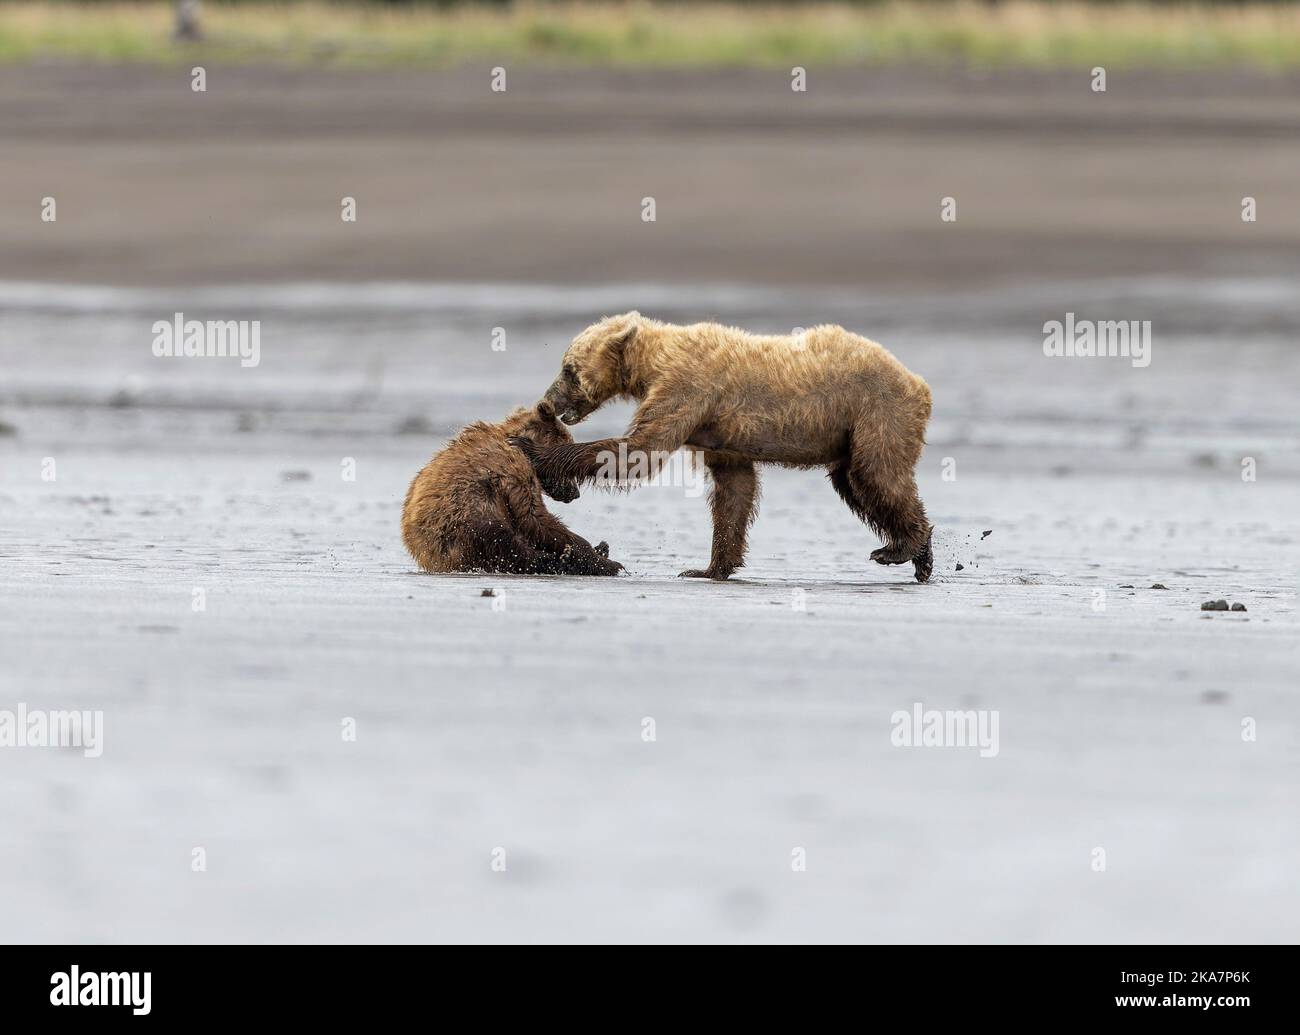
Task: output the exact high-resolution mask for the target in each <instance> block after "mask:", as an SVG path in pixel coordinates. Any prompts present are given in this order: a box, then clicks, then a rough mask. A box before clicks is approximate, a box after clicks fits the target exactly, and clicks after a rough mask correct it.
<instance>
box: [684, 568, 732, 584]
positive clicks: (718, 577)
mask: <svg viewBox="0 0 1300 1035" xmlns="http://www.w3.org/2000/svg"><path fill="white" fill-rule="evenodd" d="M677 577H678V578H679V579H713V581H714V582H725V581H726V580H727V579H729V578H731V572H729V571H721V570H715V569H713V568H687V569H686V570H685V571H682V572H678V573H677Z"/></svg>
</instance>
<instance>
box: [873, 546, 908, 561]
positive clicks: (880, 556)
mask: <svg viewBox="0 0 1300 1035" xmlns="http://www.w3.org/2000/svg"><path fill="white" fill-rule="evenodd" d="M871 559H872V560H873V561H875V562H876V563H877V564H906V563H907V562H908V561H910V560H911V559H912V555H911V554H910V553H908V550H907V547H905V546H892V545H891V546H882V547H881V548H880V549H879V550H872V551H871Z"/></svg>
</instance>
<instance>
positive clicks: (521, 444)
mask: <svg viewBox="0 0 1300 1035" xmlns="http://www.w3.org/2000/svg"><path fill="white" fill-rule="evenodd" d="M506 441H507V442H508V443H510V445H512V446H514V447H515V448H516V449H517V450H519V451H520V452H521V453H523V454H524V456H526V457H528V459H529V460H534V459H536V458H537V454H538V453H539V452H540V450H539V449H538V446H537V443H536V442H534V441H533V440H532V439H531V438H521V437H520V436H518V435H508V436H506Z"/></svg>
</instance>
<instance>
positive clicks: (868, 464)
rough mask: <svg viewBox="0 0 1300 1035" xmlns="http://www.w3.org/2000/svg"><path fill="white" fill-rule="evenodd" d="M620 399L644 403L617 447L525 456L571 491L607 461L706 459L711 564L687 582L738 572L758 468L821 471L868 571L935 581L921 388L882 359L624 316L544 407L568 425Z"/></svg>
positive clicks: (572, 351)
mask: <svg viewBox="0 0 1300 1035" xmlns="http://www.w3.org/2000/svg"><path fill="white" fill-rule="evenodd" d="M615 398H624V399H634V400H636V401H637V402H638V403H640V405H639V407H638V408H637V411H636V414H635V416H634V417H633V419H632V423H631V425H630V426H629V428H628V431H627V435H626V436H625V437H624V438H621V439H602V440H599V441H596V442H583V443H576V444H573V445H545V444H536V445H529V444H527V443H520V448H522V449H524V450H525V452H527V453H528V455H529V457H530V459H531V460H532V461H533V464H534V467H535V468H536V469H537V470H538V471H539V472H543V473H545V474H547V475H548V476H551V477H564V478H573V479H575V480H577V481H583V480H590V479H593V478H595V477H596V475H597V474H598V473H599V472H600V471H601V469H602V456H607V455H608V454H609V453H610V452H611V451H612V452H613V453H615V454H617V452H618V450H619V448H620V446H622V447H624V448H625V449H626V450H627V451H628V452H629V453H631V452H634V451H636V450H643V451H645V452H646V453H649V454H651V455H654V454H659V455H665V454H667V453H671V452H672V451H673V450H676V449H679V448H681V447H682V446H690V447H693V448H696V449H699V450H702V451H703V452H704V461H705V463H706V465H707V466H708V467H709V469H710V472H711V473H712V475H713V484H714V489H713V495H712V497H711V507H712V512H713V550H712V555H711V557H710V560H709V566H708V567H707V568H704V569H693V570H690V571H685V572H682V574H683V575H686V576H694V577H706V578H714V579H725V578H727V577H728V576H729V575H730V574H731V573H732V572H733V571H735V570H736V568H738V567H740V566H741V565H742V564H743V563H744V558H745V545H746V544H745V540H746V533H747V531H748V529H749V526H750V524H751V523H752V521H753V519H754V513H755V506H756V503H757V499H758V476H757V472H756V470H755V466H754V465H755V464H756V463H774V464H781V465H783V466H787V467H825V468H827V469H828V471H829V473H830V479H831V484H832V485H833V486H834V487H835V490H836V492H838V493H839V495H840V497H841V498H842V499H843V500H844V502H845V503H847V504H848V506H849V508H850V509H851V510H852V511H853V512H854V513H855V514H856V515H857V516H858V517H859V518H861V519H862V520H863V521H864V522H866V523H867V524H868V525H869V526H870V527H871V528H872V529H873V530H874V531H875V532H876V533H877V534H878V535H879V536H880V537H881V539H882V540H883V541H884V544H885V545H884V546H882V547H881V548H880V549H878V550H876V551H874V552H873V553H872V555H871V556H872V559H873V560H875V561H878V562H879V563H881V564H903V563H906V562H907V561H911V562H912V564H913V567H914V571H915V574H916V578H917V580H918V581H920V582H925V581H926V580H927V579H928V578H929V577H930V570H931V567H932V566H933V557H932V555H931V551H930V533H931V525H930V523H929V521H928V520H927V519H926V515H925V507H924V506H923V505H922V503H921V500H920V498H919V496H918V495H917V491H916V481H915V477H914V469H915V467H916V463H917V460H918V459H919V458H920V456H921V450H922V448H923V447H924V445H925V428H926V424H927V423H928V421H929V419H930V388H929V386H928V385H927V384H926V383H925V381H924V380H923V379H922V378H920V377H918V376H917V375H915V374H913V373H912V372H911V371H909V370H908V369H907V368H906V367H905V366H903V364H902V363H900V362H899V361H898V360H897V359H896V358H895V357H894V356H893V355H892V354H891V353H890V352H888V351H887V350H886V349H885V348H884V347H883V346H881V345H878V344H876V343H875V342H874V341H869V340H868V339H866V338H862V337H859V336H858V335H856V334H853V333H851V332H849V331H846V330H845V329H844V328H843V327H837V326H833V325H823V326H820V327H813V328H810V329H809V330H807V331H804V332H803V333H802V334H799V335H793V336H792V335H758V334H750V333H748V332H746V331H742V330H738V329H736V328H734V327H724V326H721V325H719V324H713V323H699V324H692V325H690V326H687V327H682V326H677V325H674V324H667V323H660V322H659V321H656V320H649V319H646V318H645V317H642V316H641V315H640V314H639V313H635V312H633V313H626V314H624V315H622V316H614V317H609V318H606V319H604V320H602V321H600V322H599V323H597V324H593V325H592V326H591V327H588V328H587V329H586V330H585V331H583V332H582V333H581V334H580V335H578V337H577V338H575V339H574V341H573V343H572V344H571V345H570V346H569V348H568V350H567V351H566V352H565V354H564V359H563V364H562V368H561V371H560V376H559V377H558V378H557V379H556V380H555V383H554V384H552V385H551V387H550V389H548V391H547V393H546V395H545V397H544V400H543V402H544V403H546V404H549V405H550V406H551V407H553V408H554V410H555V412H556V413H557V414H559V416H560V419H561V420H563V421H564V422H565V423H566V424H574V423H577V422H578V421H580V420H582V419H583V418H584V417H586V416H587V414H589V413H591V411H592V410H594V409H596V407H598V406H600V405H601V404H603V403H605V402H606V401H608V400H610V399H615ZM606 469H607V468H606Z"/></svg>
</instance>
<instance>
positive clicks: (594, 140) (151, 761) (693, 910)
mask: <svg viewBox="0 0 1300 1035" xmlns="http://www.w3.org/2000/svg"><path fill="white" fill-rule="evenodd" d="M197 87H201V89H199V88H197ZM1103 87H1104V88H1103ZM1298 170H1300V8H1298V7H1297V5H1295V4H1293V3H1240V4H1239V3H1221V4H1209V3H1206V4H1201V3H1195V4H1189V3H1134V4H1129V3H1078V2H1067V3H1048V2H1027V0H1009V2H999V3H975V2H968V0H957V2H952V3H944V2H934V3H911V2H899V3H756V4H749V3H721V4H712V3H708V4H693V3H691V4H688V3H660V4H652V3H616V2H610V3H597V2H592V3H582V4H574V3H456V4H442V3H382V4H381V3H370V4H361V3H346V2H338V3H320V2H312V3H266V2H257V0H252V2H247V3H243V2H230V3H223V2H215V0H206V2H204V3H202V4H191V3H185V4H180V5H177V4H171V3H148V2H145V3H86V2H82V3H59V2H45V3H33V2H0V241H3V247H0V527H2V528H3V529H4V531H3V533H0V655H2V656H3V657H4V659H5V661H4V664H3V665H0V708H10V709H12V708H14V707H15V706H16V704H17V703H18V702H24V703H26V704H27V705H28V707H29V708H48V709H61V708H93V709H101V710H103V712H104V715H105V746H104V753H103V756H102V757H101V758H98V759H94V760H91V759H85V758H83V757H82V756H81V754H80V753H79V752H76V751H55V750H45V751H42V750H40V749H24V750H7V749H0V779H3V780H4V781H5V785H6V787H8V788H9V793H7V794H6V795H5V796H4V797H3V800H0V883H2V884H3V886H4V887H5V889H6V906H5V908H4V909H3V910H0V938H3V939H5V940H12V941H47V940H54V941H60V940H62V941H80V940H96V941H114V940H135V941H142V940H143V941H149V940H182V941H210V940H220V941H250V940H251V941H284V940H289V941H297V940H327V941H339V940H381V941H382V940H390V939H400V940H414V941H428V940H502V939H504V940H514V941H518V940H526V941H532V940H557V939H558V940H571V939H591V938H598V939H607V940H643V939H648V940H765V939H800V940H849V941H1061V940H1066V941H1069V940H1082V941H1139V942H1153V941H1155V942H1159V941H1226V942H1231V941H1251V940H1265V941H1277V940H1290V939H1292V938H1293V937H1294V932H1295V930H1296V925H1297V923H1300V896H1297V891H1296V884H1295V881H1294V873H1295V860H1296V858H1297V857H1298V856H1300V831H1297V828H1296V826H1295V823H1294V814H1295V803H1296V800H1297V797H1300V773H1298V772H1297V769H1296V766H1295V762H1294V760H1295V758H1296V757H1297V755H1296V751H1297V747H1300V705H1298V704H1297V702H1296V700H1295V693H1294V690H1295V687H1294V644H1295V636H1296V632H1297V629H1296V624H1297V622H1296V611H1295V598H1296V589H1297V587H1296V581H1295V580H1296V571H1297V567H1298V566H1297V565H1296V563H1295V561H1296V556H1297V554H1296V544H1297V541H1298V540H1300V517H1298V516H1297V515H1300V428H1297V425H1296V421H1295V394H1296V386H1297V385H1300V358H1298V355H1300V354H1298V353H1297V349H1296V339H1297V335H1298V334H1300V176H1298V175H1297V171H1298ZM349 203H351V210H352V211H354V212H355V220H351V219H346V218H344V216H345V214H347V213H348V212H349ZM651 210H653V219H649V218H647V217H648V215H649V214H650V212H651ZM633 308H636V309H639V310H640V311H641V312H643V313H644V314H646V315H649V316H654V317H658V318H661V319H668V320H673V321H678V322H693V321H696V320H705V319H717V320H722V321H724V322H727V323H732V324H736V325H739V326H743V327H746V328H749V329H751V330H754V331H766V332H782V333H784V332H787V331H789V330H790V329H791V328H793V327H796V326H804V327H806V326H810V325H813V324H816V323H821V322H840V323H843V324H844V325H845V326H847V327H849V328H851V329H852V330H854V331H857V332H859V333H862V334H864V335H867V336H869V337H872V338H875V339H877V340H879V341H881V342H882V343H883V344H885V345H886V346H887V347H889V348H890V349H891V350H893V351H894V352H895V353H896V354H897V355H898V356H899V358H900V359H902V360H903V362H905V363H906V364H907V365H908V366H909V367H910V368H911V369H913V370H915V371H916V372H918V373H920V374H922V375H923V376H925V377H926V378H927V379H928V380H929V381H930V383H931V385H932V387H933V391H934V398H935V413H934V419H933V422H932V425H931V428H930V433H929V444H928V448H927V451H926V454H925V456H924V458H923V460H922V462H921V465H920V467H919V469H918V480H919V482H920V485H921V492H922V496H923V498H924V499H925V500H926V503H927V507H928V509H929V513H930V515H931V518H932V520H934V521H935V522H936V524H937V526H938V530H937V531H936V540H935V543H936V554H937V558H938V560H937V565H936V575H935V579H934V582H933V583H932V584H931V585H929V586H925V587H918V586H916V585H915V584H914V583H913V582H912V581H911V576H910V573H909V572H904V571H901V570H898V569H884V568H880V567H878V566H875V565H871V564H869V562H868V560H867V557H868V554H869V552H870V550H871V549H873V548H874V547H875V545H877V544H876V541H875V539H874V537H872V536H871V535H870V534H869V533H868V532H867V531H866V529H864V528H863V527H862V526H861V524H860V523H858V522H857V521H856V520H855V519H854V518H853V516H852V515H851V514H849V513H848V512H847V510H846V509H845V508H844V507H843V506H842V505H841V504H840V502H839V501H838V499H837V498H836V497H835V495H834V493H833V492H832V491H831V489H830V487H829V486H828V485H826V484H825V480H824V479H823V478H822V477H821V476H820V474H818V473H816V472H791V471H781V470H772V471H765V472H764V474H763V479H764V500H763V505H762V508H761V510H760V515H759V518H758V522H757V524H756V526H755V529H754V532H753V538H752V545H751V549H750V557H749V565H748V567H747V568H746V569H744V571H743V572H742V573H741V576H742V577H741V578H737V579H735V580H733V581H732V582H731V583H728V584H726V585H713V584H700V583H696V582H692V581H679V580H676V579H675V578H674V577H673V576H674V575H675V573H676V572H677V571H679V570H681V569H683V568H687V567H696V566H699V565H700V563H701V562H702V561H704V560H705V558H706V556H707V551H708V545H709V522H708V513H707V504H706V503H705V501H704V500H703V499H700V498H696V497H694V496H693V495H690V494H688V493H687V492H686V491H684V490H683V488H682V487H681V486H677V487H673V486H664V487H646V488H642V489H639V490H638V491H637V492H635V493H631V494H628V495H623V496H608V495H604V494H601V493H597V492H594V491H590V492H587V493H585V494H584V496H583V498H582V499H581V500H580V501H578V502H576V503H574V504H572V505H570V506H568V507H564V508H559V507H558V506H557V507H555V508H554V509H557V510H559V511H561V512H562V516H563V517H564V519H565V520H566V521H567V522H569V523H570V524H571V526H572V527H574V528H575V529H576V530H577V531H579V532H581V533H582V534H583V535H584V536H586V537H588V538H589V539H592V540H593V541H595V540H598V539H602V538H603V539H607V540H608V541H609V542H610V544H611V551H612V555H613V556H614V557H616V558H617V559H619V560H621V561H623V562H624V563H625V564H626V565H627V567H628V571H629V574H628V575H627V576H626V577H624V578H621V579H617V580H593V581H583V580H576V579H572V580H565V579H500V578H495V577H478V576H465V577H461V578H431V577H428V576H423V575H420V574H417V573H416V572H415V571H414V568H413V565H412V563H411V561H410V559H409V558H408V557H407V556H406V555H405V553H404V551H403V549H402V546H401V543H400V540H399V538H398V516H399V513H400V507H401V501H402V497H403V494H404V493H405V490H406V486H407V484H408V483H409V480H410V478H411V477H412V476H413V475H414V474H415V472H416V471H417V470H418V469H419V467H420V466H421V465H422V464H423V463H424V462H425V461H426V460H427V458H428V457H429V455H430V454H431V453H432V452H433V451H434V450H435V449H437V448H438V447H439V446H440V445H441V444H442V443H443V442H444V441H445V440H446V438H447V437H448V436H449V435H451V434H454V433H455V432H456V430H458V429H459V428H460V427H462V426H463V425H464V424H465V423H466V422H468V421H471V420H476V419H496V418H497V417H499V416H500V415H503V414H504V413H506V412H507V411H508V410H509V409H510V408H512V407H513V406H516V405H519V404H521V403H527V402H531V401H532V400H534V399H536V398H537V396H538V395H539V394H540V393H541V391H542V390H543V389H544V388H545V386H546V385H547V384H548V383H549V381H550V380H551V378H552V377H553V376H554V372H555V370H556V369H557V365H558V360H559V356H560V353H561V351H562V350H563V348H564V347H565V345H566V344H567V343H568V341H569V340H570V339H571V338H572V337H573V335H575V334H576V333H577V332H578V331H579V330H581V329H582V328H583V327H584V326H586V325H587V324H589V323H591V322H592V321H594V320H596V319H598V318H599V317H600V316H602V315H605V314H607V313H615V312H623V311H626V310H629V309H633ZM177 312H183V313H184V314H185V316H186V317H187V318H190V319H201V320H245V319H247V320H252V319H257V320H260V321H261V322H262V337H261V363H260V364H259V365H258V366H257V367H254V368H243V367H240V366H239V365H238V363H237V362H227V361H223V360H220V359H198V358H193V359H159V358H155V357H154V356H153V355H152V352H151V348H150V346H151V342H152V340H153V334H152V331H151V328H152V325H153V323H154V322H155V321H157V320H165V321H170V320H171V319H172V317H173V314H174V313H177ZM1070 312H1072V313H1075V314H1076V315H1077V316H1078V317H1080V318H1083V319H1093V320H1138V321H1147V320H1149V321H1151V323H1152V335H1153V340H1152V362H1151V365H1150V366H1149V367H1146V368H1135V367H1134V366H1133V365H1132V364H1130V363H1129V362H1127V361H1126V360H1123V359H1105V360H1095V359H1094V360H1083V359H1079V360H1069V359H1059V358H1052V357H1048V356H1045V355H1044V353H1043V324H1044V323H1045V322H1046V321H1050V320H1062V319H1064V318H1065V314H1066V313H1070ZM501 344H504V346H505V347H504V348H503V349H502V348H499V347H498V346H500V345H501ZM629 412H630V408H629V407H628V406H626V405H615V406H609V407H606V408H605V409H603V410H602V411H601V412H600V413H598V414H596V415H594V416H593V417H592V418H591V419H589V420H588V421H587V422H585V423H584V424H583V425H582V426H581V427H580V428H578V429H576V430H577V432H578V433H579V437H581V438H594V437H598V436H600V435H604V434H616V433H618V431H619V430H620V429H621V428H622V427H623V426H624V424H625V422H626V419H627V416H628V414H629ZM1247 459H1249V460H1251V461H1252V466H1251V468H1250V469H1251V471H1252V472H1256V473H1257V477H1255V478H1254V479H1253V480H1247V479H1245V478H1243V471H1244V470H1245V469H1246V467H1245V461H1246V460H1247ZM348 471H351V472H353V473H354V475H355V477H352V478H349V477H348V474H347V472H348ZM953 472H955V477H949V474H950V473H953ZM990 531H991V533H992V534H991V535H990V534H987V533H989V532H990ZM1157 584H1158V585H1159V586H1161V587H1168V588H1167V589H1163V588H1161V589H1156V588H1154V587H1155V586H1156V585H1157ZM1148 587H1152V588H1148ZM487 589H491V590H493V591H494V593H495V596H494V597H492V598H491V599H488V598H485V597H484V596H483V591H484V590H487ZM196 590H203V591H204V593H203V599H204V600H205V606H204V608H203V609H201V610H199V609H195V607H194V601H195V599H196V596H195V591H196ZM796 591H797V592H796ZM1098 594H1100V596H1099V595H1098ZM1219 597H1224V598H1228V599H1231V600H1233V601H1238V602H1243V603H1245V604H1246V605H1247V606H1248V608H1249V610H1248V611H1247V612H1246V613H1245V614H1241V613H1231V614H1228V615H1220V614H1215V615H1212V616H1208V617H1207V616H1205V615H1203V614H1202V613H1201V612H1200V610H1199V605H1200V603H1201V601H1202V600H1204V599H1206V598H1219ZM796 601H799V602H803V603H804V604H805V605H806V606H803V607H796V606H795V602H796ZM1099 601H1100V606H1098V605H1099ZM918 701H919V702H923V703H924V704H925V706H926V707H932V708H941V709H943V708H980V709H993V710H997V711H999V712H1000V715H1001V731H1002V732H1001V736H1002V747H1001V751H1000V753H999V754H998V756H997V757H996V758H995V759H980V758H979V757H978V756H977V755H975V754H973V753H967V752H963V751H961V750H954V751H933V752H927V751H920V752H917V751H906V750H898V749H895V748H892V747H891V746H890V743H889V732H890V716H891V714H892V713H893V712H894V711H895V710H897V709H910V708H911V707H912V706H913V703H914V702H918ZM646 717H653V718H654V719H655V720H656V723H657V729H658V739H657V740H656V741H654V742H647V741H646V740H644V738H643V729H644V725H643V720H644V719H645V718H646ZM1246 718H1250V719H1251V720H1252V721H1253V722H1254V723H1256V724H1257V725H1258V729H1259V736H1258V738H1257V739H1256V740H1252V741H1249V742H1247V741H1245V740H1243V738H1242V732H1241V731H1242V723H1243V720H1244V719H1246ZM344 719H352V720H355V723H356V728H357V730H358V735H357V738H356V740H355V741H347V740H344V739H342V738H341V737H340V724H341V723H342V721H343V720H344ZM199 847H201V848H203V849H204V850H205V858H206V860H207V863H206V867H205V868H204V869H202V870H196V869H195V868H194V866H193V859H194V850H195V849H196V848H199ZM1098 847H1103V848H1105V849H1106V850H1107V853H1108V858H1109V859H1110V860H1111V861H1110V865H1109V868H1108V869H1107V870H1105V871H1104V872H1098V871H1097V870H1096V869H1095V868H1094V866H1093V865H1092V864H1093V861H1094V859H1095V854H1094V852H1095V849H1096V848H1098ZM497 848H504V849H506V852H507V857H508V859H509V863H508V867H507V869H506V870H505V871H496V870H493V869H492V866H491V863H492V860H493V858H494V855H493V852H494V850H495V849H497ZM795 848H804V849H806V852H807V859H808V866H807V869H806V870H804V871H797V872H795V871H792V868H791V857H792V851H793V850H794V849H795Z"/></svg>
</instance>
